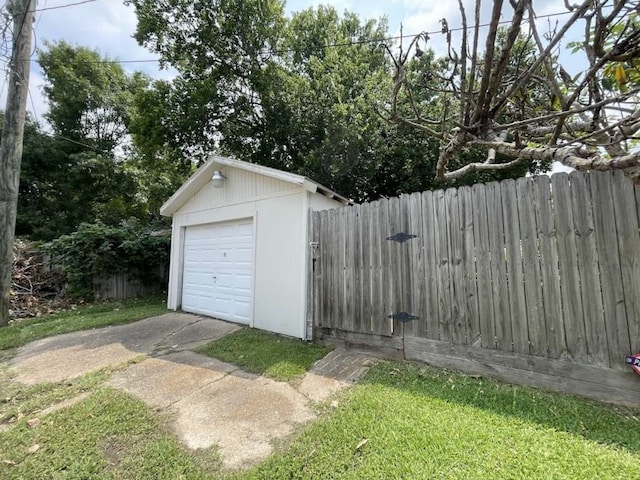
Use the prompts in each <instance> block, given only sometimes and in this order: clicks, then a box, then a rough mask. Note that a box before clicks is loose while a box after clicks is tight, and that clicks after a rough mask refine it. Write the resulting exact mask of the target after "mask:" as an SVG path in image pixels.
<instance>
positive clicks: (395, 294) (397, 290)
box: [386, 197, 405, 335]
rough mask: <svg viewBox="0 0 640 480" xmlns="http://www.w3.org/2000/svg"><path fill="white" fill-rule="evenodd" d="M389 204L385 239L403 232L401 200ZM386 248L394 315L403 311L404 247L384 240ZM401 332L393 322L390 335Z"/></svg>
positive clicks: (392, 199)
mask: <svg viewBox="0 0 640 480" xmlns="http://www.w3.org/2000/svg"><path fill="white" fill-rule="evenodd" d="M388 204H389V230H388V231H389V235H387V237H389V236H391V235H394V234H396V233H400V232H402V230H403V228H402V227H403V226H402V211H401V198H400V197H393V198H390V199H389V200H388ZM386 243H387V248H388V249H389V263H390V264H389V270H390V272H391V302H390V305H391V312H390V314H396V313H400V312H402V311H404V309H405V307H404V305H403V301H404V292H403V289H402V285H403V283H404V282H403V280H404V268H403V265H402V262H403V255H402V251H403V250H404V248H403V247H404V245H403V244H401V243H398V242H394V241H392V240H386ZM401 332H402V325H401V323H400V322H399V321H398V320H393V327H392V333H393V334H394V335H400V334H401Z"/></svg>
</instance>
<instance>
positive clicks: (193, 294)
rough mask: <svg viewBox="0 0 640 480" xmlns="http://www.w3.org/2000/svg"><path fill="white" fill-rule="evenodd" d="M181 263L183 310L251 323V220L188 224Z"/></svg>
mask: <svg viewBox="0 0 640 480" xmlns="http://www.w3.org/2000/svg"><path fill="white" fill-rule="evenodd" d="M183 265H184V272H183V295H182V308H183V310H185V311H188V312H194V313H201V314H205V315H210V316H215V317H218V318H222V319H225V320H230V321H234V322H239V323H249V322H250V320H251V313H252V301H253V292H252V286H253V222H252V221H249V220H245V221H241V222H237V223H225V224H211V225H202V226H194V227H187V229H186V232H185V244H184V263H183Z"/></svg>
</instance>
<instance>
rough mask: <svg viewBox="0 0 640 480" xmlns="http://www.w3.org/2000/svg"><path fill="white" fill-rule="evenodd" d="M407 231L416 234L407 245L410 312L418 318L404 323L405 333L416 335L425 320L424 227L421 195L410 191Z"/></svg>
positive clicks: (419, 333)
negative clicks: (409, 276)
mask: <svg viewBox="0 0 640 480" xmlns="http://www.w3.org/2000/svg"><path fill="white" fill-rule="evenodd" d="M408 230H409V231H408V233H411V234H413V235H416V238H414V239H413V240H410V241H409V242H408V243H409V245H407V246H408V248H409V265H408V266H407V267H408V269H409V273H410V275H411V305H410V308H411V310H410V312H412V313H413V314H414V315H415V316H417V317H419V318H418V319H416V320H414V321H412V322H410V323H409V324H407V325H405V334H406V335H411V336H414V337H418V336H420V335H421V332H422V329H423V326H422V324H423V323H424V322H425V321H426V318H425V311H424V304H425V301H424V297H425V294H426V291H425V289H426V287H425V277H426V273H425V270H424V229H423V227H422V195H420V194H419V193H412V194H411V196H410V197H409V227H408Z"/></svg>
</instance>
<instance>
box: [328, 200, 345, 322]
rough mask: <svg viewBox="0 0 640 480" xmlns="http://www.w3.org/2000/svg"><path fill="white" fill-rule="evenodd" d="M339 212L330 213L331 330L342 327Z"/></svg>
mask: <svg viewBox="0 0 640 480" xmlns="http://www.w3.org/2000/svg"><path fill="white" fill-rule="evenodd" d="M339 219H340V210H332V211H331V232H333V235H332V237H333V238H332V241H331V269H332V275H331V277H332V278H331V283H330V288H331V320H330V326H331V328H340V327H341V326H342V323H341V322H342V320H341V318H340V304H341V301H340V297H341V293H342V292H341V290H340V279H341V277H342V265H341V264H340V252H339V251H340V248H341V243H340V232H339V230H338V229H339V228H340V221H339Z"/></svg>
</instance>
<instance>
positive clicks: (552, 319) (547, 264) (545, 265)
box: [534, 175, 567, 358]
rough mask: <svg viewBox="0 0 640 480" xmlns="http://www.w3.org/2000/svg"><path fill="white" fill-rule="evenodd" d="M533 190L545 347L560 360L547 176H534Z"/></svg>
mask: <svg viewBox="0 0 640 480" xmlns="http://www.w3.org/2000/svg"><path fill="white" fill-rule="evenodd" d="M534 189H535V194H536V200H535V204H536V225H537V227H538V243H539V249H540V266H541V274H542V277H541V278H542V297H543V299H544V316H545V325H546V328H547V345H548V347H549V355H550V357H551V358H559V357H560V355H561V354H562V353H563V352H564V353H566V348H567V347H566V342H565V332H564V324H563V321H562V298H561V295H560V272H559V271H558V247H557V243H556V225H555V220H554V216H553V206H552V203H551V188H550V179H549V177H547V176H546V175H540V176H538V177H535V179H534Z"/></svg>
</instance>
